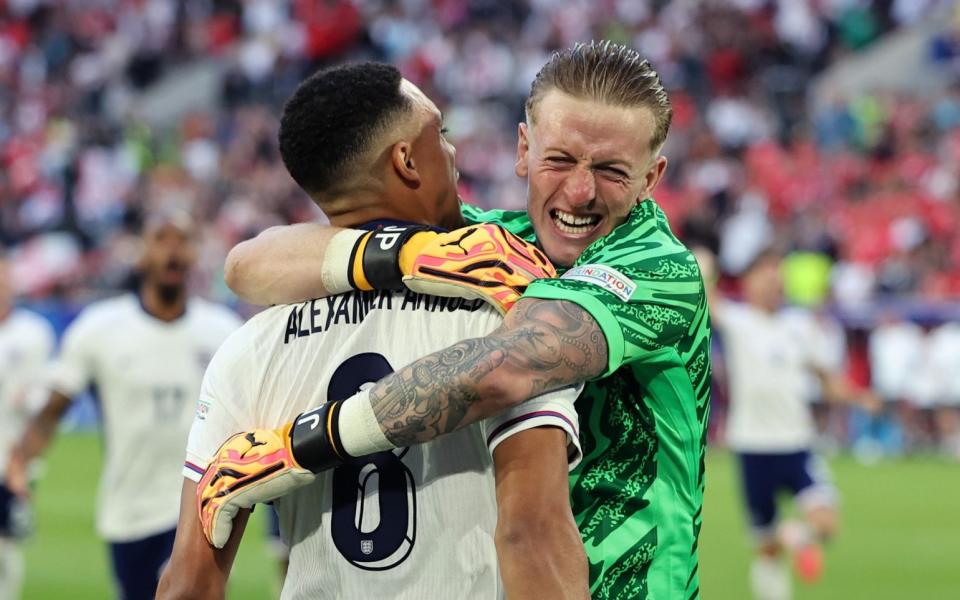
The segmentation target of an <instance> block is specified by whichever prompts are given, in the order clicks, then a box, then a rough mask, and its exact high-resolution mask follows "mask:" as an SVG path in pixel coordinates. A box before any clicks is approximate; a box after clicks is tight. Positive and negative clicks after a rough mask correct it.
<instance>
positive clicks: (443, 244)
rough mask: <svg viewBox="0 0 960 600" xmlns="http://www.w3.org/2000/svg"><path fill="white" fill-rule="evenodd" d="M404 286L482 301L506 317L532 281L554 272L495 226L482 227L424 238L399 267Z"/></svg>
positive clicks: (537, 254) (525, 244) (531, 249)
mask: <svg viewBox="0 0 960 600" xmlns="http://www.w3.org/2000/svg"><path fill="white" fill-rule="evenodd" d="M401 269H402V270H403V272H404V275H405V276H404V278H403V283H404V285H406V286H407V288H409V289H411V290H413V291H414V292H420V293H423V294H432V295H434V296H455V297H461V298H468V299H473V298H480V299H483V300H486V301H487V302H489V303H490V304H492V305H493V306H494V307H495V308H496V309H497V310H499V311H500V313H501V314H505V313H506V312H507V311H508V310H510V308H511V307H512V306H513V305H514V304H515V303H516V302H517V300H519V299H520V296H522V295H523V293H524V291H526V289H527V285H529V284H530V283H531V282H533V281H534V280H536V279H547V278H551V277H556V276H557V270H556V269H555V268H554V266H553V264H552V263H551V262H550V261H549V260H548V259H547V257H546V256H545V255H544V254H543V252H541V251H540V250H539V249H538V248H537V247H536V246H534V245H533V244H531V243H529V242H526V241H524V240H522V239H521V238H519V237H517V236H515V235H514V234H512V233H510V232H509V231H507V230H506V229H504V228H503V227H501V226H499V225H494V224H491V223H482V224H479V225H471V226H469V227H463V228H461V229H457V230H455V231H451V232H449V233H441V234H436V235H435V237H433V238H430V239H425V240H424V243H423V244H422V245H420V246H419V247H418V248H417V254H416V255H415V256H413V257H412V262H411V263H410V264H401Z"/></svg>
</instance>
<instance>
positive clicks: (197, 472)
mask: <svg viewBox="0 0 960 600" xmlns="http://www.w3.org/2000/svg"><path fill="white" fill-rule="evenodd" d="M207 464H209V461H206V460H201V459H199V458H197V457H196V456H193V455H192V454H187V458H186V460H184V461H183V476H184V477H186V478H187V479H189V480H190V481H193V482H195V483H200V479H201V478H202V477H203V473H204V471H206V470H207Z"/></svg>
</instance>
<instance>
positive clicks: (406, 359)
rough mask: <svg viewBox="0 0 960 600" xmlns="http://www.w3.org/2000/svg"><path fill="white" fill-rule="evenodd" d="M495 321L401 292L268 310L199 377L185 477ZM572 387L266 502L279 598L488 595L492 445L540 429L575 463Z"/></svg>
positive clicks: (494, 586) (494, 587) (481, 312)
mask: <svg viewBox="0 0 960 600" xmlns="http://www.w3.org/2000/svg"><path fill="white" fill-rule="evenodd" d="M500 322H501V319H500V316H499V314H497V312H496V311H495V310H494V309H492V308H490V307H489V306H487V305H486V304H484V303H482V302H480V301H479V300H478V301H466V300H461V299H459V298H450V299H448V298H437V297H433V296H423V295H418V294H414V293H412V292H407V293H402V292H397V293H389V292H367V293H359V292H353V293H350V294H344V295H340V296H334V297H330V298H325V299H317V300H311V301H309V302H305V303H302V304H298V305H286V306H276V307H273V308H270V309H267V310H265V311H264V312H262V313H260V314H258V315H257V316H255V317H254V318H252V319H251V320H250V321H249V322H248V323H247V324H246V325H245V326H244V327H242V328H241V329H240V330H239V331H237V332H236V333H235V334H234V335H232V336H231V337H230V338H229V339H228V340H227V341H226V343H224V345H223V347H222V348H221V349H220V351H219V352H217V355H216V356H215V357H214V359H213V362H212V363H211V364H210V368H209V369H208V370H207V374H206V376H205V378H204V383H203V390H202V391H201V393H200V401H199V404H198V406H197V417H196V421H195V422H194V426H193V429H191V431H190V442H189V445H188V447H187V464H186V466H185V468H184V476H186V477H188V478H190V479H192V480H193V481H198V480H199V479H200V475H201V474H202V472H203V470H204V468H205V467H206V465H207V464H208V462H209V460H210V458H211V457H212V456H213V454H214V453H215V452H216V451H217V449H218V448H219V446H220V444H221V443H223V441H224V440H226V439H227V438H228V437H229V436H230V435H232V434H234V433H237V432H239V431H244V430H248V429H253V428H275V427H280V426H282V425H283V424H284V423H286V422H289V421H290V420H291V419H293V418H294V417H296V416H297V415H298V414H299V413H301V412H303V411H305V410H309V409H312V408H315V407H317V406H320V405H321V404H322V403H324V402H326V401H327V400H328V399H341V398H346V397H349V396H351V395H352V394H353V393H355V392H356V391H357V390H358V389H360V388H362V387H364V386H366V385H368V384H372V382H375V381H377V380H379V379H381V378H382V377H384V376H385V375H388V374H389V373H391V372H393V371H395V370H396V369H399V368H400V367H402V366H404V365H406V364H408V363H410V362H412V361H414V360H415V359H417V358H420V357H422V356H425V355H427V354H429V353H431V352H435V351H437V350H441V349H443V348H446V347H448V346H450V345H452V344H455V343H457V342H460V341H462V340H464V339H467V338H472V337H478V336H484V335H486V334H488V333H489V332H491V331H492V330H493V329H495V328H496V327H497V326H498V325H499V324H500ZM449 360H450V361H451V364H454V363H455V362H456V361H457V360H459V358H458V357H457V356H455V355H454V354H450V355H449ZM578 391H579V390H572V389H567V390H562V391H560V392H555V393H553V394H547V395H544V396H541V397H539V398H534V399H532V400H530V401H528V402H525V403H523V404H522V405H520V406H519V407H518V408H515V409H513V410H511V411H508V413H506V414H502V415H499V416H497V417H495V418H491V419H488V420H486V421H484V422H481V423H476V424H474V425H472V426H470V427H466V428H464V429H461V430H460V431H457V432H455V433H452V434H450V435H447V436H443V437H441V438H438V439H437V440H434V441H432V442H430V443H428V444H423V445H418V446H413V447H410V448H403V449H398V450H396V451H394V452H385V453H380V454H378V455H376V458H375V459H374V460H373V461H372V462H369V463H367V464H366V465H364V466H361V467H354V466H341V467H339V468H337V469H334V470H333V471H328V472H325V473H322V474H320V476H318V477H317V480H316V481H315V482H314V483H313V484H311V485H309V486H307V487H305V488H302V489H300V490H297V491H295V492H293V493H291V494H290V495H288V496H285V497H284V498H281V499H279V500H278V501H277V502H276V507H277V512H278V514H279V516H280V527H281V534H282V536H283V538H284V539H285V540H287V541H288V543H289V544H290V545H291V551H290V567H289V570H288V572H287V578H286V581H285V584H284V588H283V594H282V598H284V599H295V598H296V599H307V598H309V599H312V600H316V599H322V598H330V599H334V598H336V599H339V600H345V599H351V598H356V599H361V598H362V599H368V598H410V599H422V598H458V599H470V598H478V599H484V600H488V599H491V598H498V597H501V596H502V584H501V582H500V577H499V574H498V568H497V555H496V550H495V548H494V541H493V536H494V530H495V527H496V522H497V505H496V496H495V493H494V476H493V462H492V452H493V449H494V448H495V447H496V446H497V444H499V443H500V442H501V441H502V440H504V439H505V438H507V437H508V436H510V435H513V434H515V433H517V432H519V431H522V430H524V429H528V428H531V427H536V426H541V425H553V426H556V427H560V428H562V429H563V430H564V431H566V432H567V436H568V443H569V448H568V450H569V452H570V456H569V458H570V461H571V464H575V463H576V462H577V461H578V460H579V458H580V450H579V442H578V432H577V413H576V411H575V409H574V407H573V401H574V399H575V398H576V395H577V393H578Z"/></svg>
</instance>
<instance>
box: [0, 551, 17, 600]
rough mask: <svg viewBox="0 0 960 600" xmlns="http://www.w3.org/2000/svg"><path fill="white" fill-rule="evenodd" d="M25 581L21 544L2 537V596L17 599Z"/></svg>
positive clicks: (11, 599)
mask: <svg viewBox="0 0 960 600" xmlns="http://www.w3.org/2000/svg"><path fill="white" fill-rule="evenodd" d="M22 583H23V553H22V551H21V550H20V544H19V543H18V542H15V541H13V540H11V539H9V538H4V537H0V598H3V600H16V599H17V598H19V597H20V585H21V584H22Z"/></svg>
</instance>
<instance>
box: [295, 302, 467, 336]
mask: <svg viewBox="0 0 960 600" xmlns="http://www.w3.org/2000/svg"><path fill="white" fill-rule="evenodd" d="M481 306H483V300H480V299H475V300H465V299H463V298H443V297H440V296H427V295H425V294H416V293H414V292H411V291H409V290H407V291H406V293H405V294H404V296H403V299H401V298H400V297H399V295H397V294H395V293H394V292H387V291H371V292H359V291H354V292H350V293H347V294H341V295H339V296H330V297H328V298H315V299H313V300H308V301H306V302H304V303H302V304H297V305H296V306H293V307H291V309H290V315H289V316H288V317H287V322H286V326H285V328H284V333H283V343H284V344H288V343H290V342H291V341H293V340H296V339H297V338H302V337H308V336H310V335H313V334H315V333H323V332H324V331H327V330H329V329H330V328H331V327H336V326H338V325H357V324H358V323H362V322H363V320H364V319H365V318H366V316H367V315H368V314H370V313H371V312H372V311H374V310H406V311H417V310H422V311H427V312H431V313H433V312H441V311H447V312H455V311H458V310H462V311H465V312H474V311H476V310H478V309H479V308H480V307H481Z"/></svg>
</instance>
